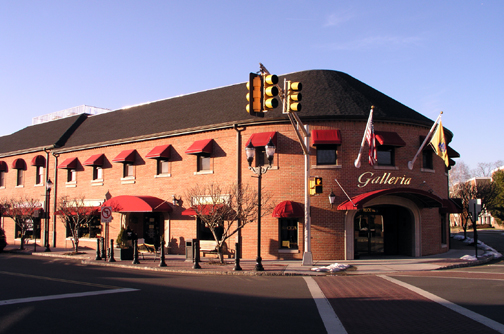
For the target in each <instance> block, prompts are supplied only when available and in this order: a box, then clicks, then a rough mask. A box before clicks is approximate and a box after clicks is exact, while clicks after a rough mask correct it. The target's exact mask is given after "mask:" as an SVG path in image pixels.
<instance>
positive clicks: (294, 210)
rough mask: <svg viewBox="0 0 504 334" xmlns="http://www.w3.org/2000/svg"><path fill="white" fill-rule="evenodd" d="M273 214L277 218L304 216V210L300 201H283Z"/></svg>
mask: <svg viewBox="0 0 504 334" xmlns="http://www.w3.org/2000/svg"><path fill="white" fill-rule="evenodd" d="M271 216H272V217H275V218H301V217H304V210H303V207H302V206H301V204H299V203H296V202H293V201H283V202H280V203H279V204H278V205H277V206H276V207H275V209H274V210H273V214H272V215H271Z"/></svg>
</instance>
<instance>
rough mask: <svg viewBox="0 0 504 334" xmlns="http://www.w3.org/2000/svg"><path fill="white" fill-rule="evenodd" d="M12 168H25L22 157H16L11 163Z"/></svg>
mask: <svg viewBox="0 0 504 334" xmlns="http://www.w3.org/2000/svg"><path fill="white" fill-rule="evenodd" d="M12 168H13V169H22V170H26V162H25V161H24V160H23V159H16V160H14V162H13V163H12Z"/></svg>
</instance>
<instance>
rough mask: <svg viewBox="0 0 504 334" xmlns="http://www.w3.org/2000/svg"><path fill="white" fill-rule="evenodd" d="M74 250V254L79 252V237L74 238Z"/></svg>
mask: <svg viewBox="0 0 504 334" xmlns="http://www.w3.org/2000/svg"><path fill="white" fill-rule="evenodd" d="M74 252H75V253H76V254H77V253H78V252H79V238H74Z"/></svg>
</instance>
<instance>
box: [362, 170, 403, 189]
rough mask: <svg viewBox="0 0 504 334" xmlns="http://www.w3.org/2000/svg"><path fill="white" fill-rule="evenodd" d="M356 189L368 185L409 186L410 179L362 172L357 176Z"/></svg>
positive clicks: (389, 174)
mask: <svg viewBox="0 0 504 334" xmlns="http://www.w3.org/2000/svg"><path fill="white" fill-rule="evenodd" d="M358 181H359V184H358V185H357V187H359V188H364V187H365V186H367V185H368V184H401V185H410V183H411V178H410V177H406V175H403V176H392V174H391V173H387V172H384V173H383V175H379V176H375V173H373V172H364V173H362V174H361V175H359V178H358Z"/></svg>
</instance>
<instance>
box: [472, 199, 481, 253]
mask: <svg viewBox="0 0 504 334" xmlns="http://www.w3.org/2000/svg"><path fill="white" fill-rule="evenodd" d="M480 213H481V199H480V198H477V199H470V200H469V215H470V216H471V221H472V223H473V228H474V249H475V251H476V258H477V257H478V232H477V230H476V222H477V221H478V217H479V215H480Z"/></svg>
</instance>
